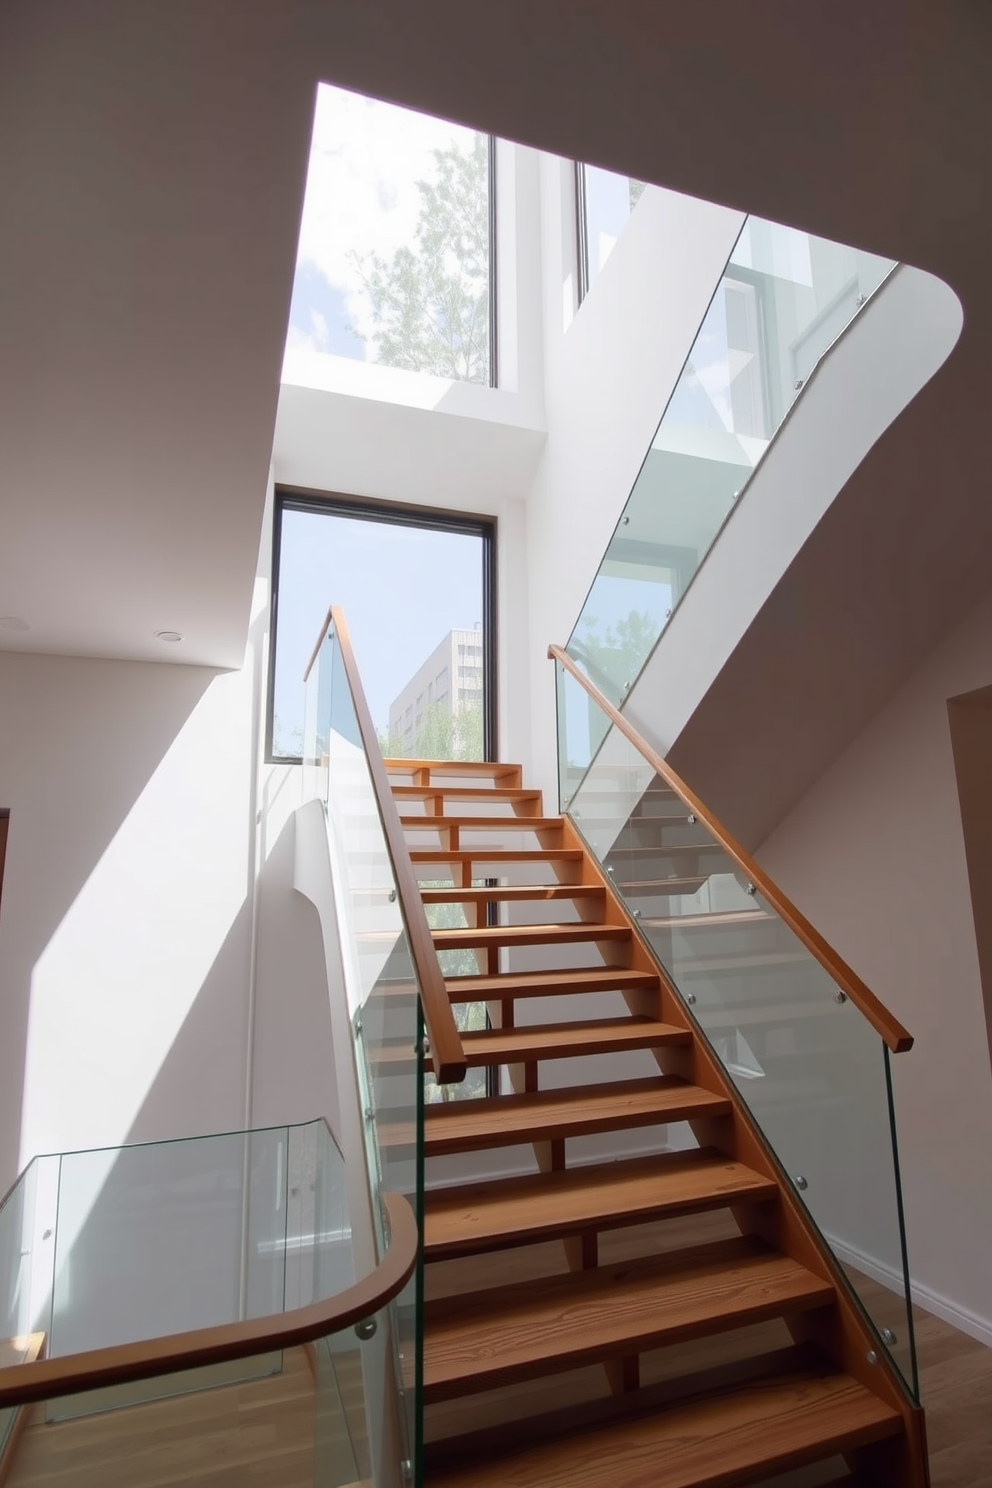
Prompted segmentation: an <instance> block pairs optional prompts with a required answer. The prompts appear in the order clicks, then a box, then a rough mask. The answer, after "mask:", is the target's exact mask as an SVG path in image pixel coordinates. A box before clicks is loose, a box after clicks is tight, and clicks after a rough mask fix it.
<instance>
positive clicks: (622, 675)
mask: <svg viewBox="0 0 992 1488" xmlns="http://www.w3.org/2000/svg"><path fill="white" fill-rule="evenodd" d="M582 624H583V625H584V626H585V627H586V634H585V635H584V636H583V638H582V646H583V649H584V651H585V654H586V658H587V660H588V663H589V668H590V672H591V674H592V678H593V681H597V677H598V676H603V677H607V678H609V679H610V681H612V682H613V683H614V684H615V685H616V687H617V688H619V689H620V691H621V693H622V690H623V686H624V683H626V682H630V683H632V682H633V681H634V679H635V677H636V676H637V675H638V673H639V672H640V670H641V667H642V666H643V665H644V663H645V661H646V660H647V658H648V656H649V655H650V652H651V649H652V647H653V646H654V643H655V641H656V640H657V639H658V624H657V621H655V620H653V619H652V618H651V615H650V614H649V612H648V611H647V610H631V612H630V614H629V615H628V616H627V618H626V620H618V621H617V622H616V625H615V627H614V626H607V628H606V631H605V633H604V634H603V635H602V636H600V635H599V634H598V632H597V627H598V625H599V621H598V619H597V618H596V616H595V615H584V616H583V619H582Z"/></svg>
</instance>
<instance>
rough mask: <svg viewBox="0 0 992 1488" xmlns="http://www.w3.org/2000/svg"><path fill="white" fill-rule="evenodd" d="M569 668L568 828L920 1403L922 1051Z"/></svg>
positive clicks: (564, 718)
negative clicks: (908, 1228)
mask: <svg viewBox="0 0 992 1488" xmlns="http://www.w3.org/2000/svg"><path fill="white" fill-rule="evenodd" d="M556 673H557V682H558V719H559V730H560V739H559V742H560V751H561V756H560V757H561V760H562V763H563V768H564V769H566V770H568V769H569V768H570V767H572V768H578V767H584V768H582V772H581V773H582V778H581V782H580V783H579V784H578V786H577V787H576V789H575V790H574V794H572V798H571V802H570V805H569V815H570V816H571V817H572V819H573V820H574V821H575V824H576V826H577V828H578V830H579V831H580V832H581V834H582V836H583V837H584V839H585V840H586V842H587V843H588V844H589V847H590V849H591V850H592V852H593V853H594V855H595V857H596V859H597V860H598V862H599V863H601V864H602V866H603V869H604V870H605V873H606V874H607V876H608V878H609V880H610V882H611V883H612V884H613V886H614V888H615V890H616V892H617V893H618V894H619V896H620V897H621V899H622V900H623V901H624V903H625V904H626V906H627V908H628V910H629V912H630V914H631V916H632V918H633V920H634V923H635V924H636V926H637V927H638V929H639V931H640V933H641V935H642V936H643V938H644V940H645V941H646V942H647V944H648V946H649V947H650V949H651V951H652V952H653V953H654V956H655V958H656V959H657V961H658V962H659V964H660V965H661V967H662V968H663V969H664V972H665V973H666V975H667V977H668V979H669V980H670V982H671V983H672V985H673V986H674V987H675V989H676V991H677V992H678V993H679V994H680V995H681V998H682V1000H683V1001H684V1003H685V1005H686V1007H687V1009H688V1011H689V1014H690V1016H691V1018H692V1019H693V1020H694V1022H695V1024H696V1025H697V1027H698V1028H699V1029H700V1030H701V1032H702V1033H703V1035H704V1036H705V1038H706V1039H707V1041H708V1043H709V1046H710V1048H711V1049H712V1051H713V1054H714V1055H715V1057H716V1058H717V1059H718V1060H719V1062H720V1064H721V1065H722V1066H723V1069H724V1070H725V1071H726V1074H727V1076H728V1077H729V1079H730V1080H731V1081H732V1082H733V1084H734V1086H735V1087H736V1089H737V1091H738V1093H739V1095H740V1097H741V1099H742V1101H743V1102H744V1104H745V1106H746V1107H747V1109H748V1111H749V1112H750V1113H751V1116H752V1117H753V1118H754V1121H755V1123H756V1124H757V1126H758V1127H759V1128H760V1130H761V1132H762V1133H763V1135H764V1138H765V1140H766V1143H767V1144H768V1146H769V1147H770V1149H771V1151H772V1153H773V1154H774V1156H775V1158H776V1159H777V1161H778V1164H779V1165H780V1167H781V1170H782V1176H783V1180H784V1181H785V1182H787V1183H789V1184H790V1185H792V1187H793V1188H794V1190H795V1192H796V1193H797V1194H798V1195H799V1197H800V1198H801V1200H802V1203H803V1205H804V1206H805V1210H806V1213H807V1214H808V1216H809V1217H810V1219H811V1220H812V1221H813V1222H814V1223H815V1225H816V1227H817V1229H818V1230H819V1232H820V1235H821V1236H822V1238H823V1239H824V1240H825V1241H826V1244H827V1246H828V1247H829V1248H830V1249H831V1250H832V1252H833V1255H834V1257H835V1258H836V1261H837V1263H838V1266H839V1268H840V1274H841V1276H842V1277H843V1278H845V1279H846V1284H847V1285H848V1287H849V1289H850V1291H851V1292H852V1293H853V1295H854V1296H855V1298H856V1299H857V1301H858V1303H859V1304H860V1306H861V1308H862V1310H863V1312H864V1313H865V1314H866V1316H867V1318H868V1319H869V1321H870V1322H871V1324H872V1325H873V1328H874V1331H875V1334H876V1337H877V1341H878V1348H879V1349H884V1350H886V1351H887V1353H888V1354H889V1355H890V1357H891V1359H892V1361H893V1362H894V1364H895V1365H896V1367H897V1369H898V1370H899V1371H900V1373H901V1375H902V1377H903V1379H904V1381H905V1383H906V1385H907V1387H908V1388H909V1389H910V1390H911V1391H912V1393H913V1395H914V1397H915V1396H916V1395H917V1377H916V1360H915V1351H914V1341H913V1326H912V1314H911V1310H910V1305H909V1282H908V1270H907V1262H906V1246H905V1231H904V1225H903V1209H902V1195H901V1190H900V1182H899V1162H898V1153H897V1145H896V1133H895V1124H894V1113H893V1103H892V1087H891V1078H890V1068H889V1058H890V1048H892V1049H896V1050H898V1049H901V1048H903V1047H908V1045H909V1043H910V1042H911V1040H910V1039H909V1037H908V1035H906V1034H905V1030H902V1029H900V1028H899V1025H898V1024H896V1023H895V1020H892V1019H891V1018H889V1016H888V1015H887V1014H886V1013H885V1010H884V1009H882V1008H881V1006H880V1004H878V1003H877V1001H876V1000H875V999H874V998H873V997H872V995H871V993H870V992H868V989H867V988H864V987H863V984H861V983H860V982H859V980H858V979H857V978H856V976H855V975H854V973H853V972H851V971H850V969H849V968H847V967H846V966H844V964H843V963H842V962H840V960H839V958H836V957H835V956H834V954H833V953H832V952H830V951H829V948H827V947H825V945H824V943H823V942H821V941H820V939H819V937H817V936H816V933H815V931H813V930H812V928H811V927H809V926H808V925H807V924H806V922H805V921H804V920H803V919H802V916H801V915H800V914H799V912H798V911H796V910H794V907H793V906H791V905H790V904H789V902H788V901H787V900H785V898H784V896H782V895H781V893H780V892H779V891H778V890H777V889H776V888H775V886H774V885H773V884H771V883H770V881H769V880H768V879H767V878H766V877H765V876H764V875H763V874H762V873H761V871H760V869H759V868H758V866H757V865H756V864H754V863H753V862H752V861H751V860H750V859H748V858H747V857H746V856H745V855H744V854H743V853H742V851H740V850H739V849H736V847H735V845H734V844H733V843H732V842H731V840H730V839H727V838H726V834H725V833H724V832H723V831H722V829H721V828H719V824H718V823H716V822H715V820H714V819H713V818H712V817H710V816H709V814H708V813H707V812H706V811H705V808H704V807H703V806H702V805H701V803H699V802H698V801H697V800H696V799H695V798H694V797H693V796H692V794H691V792H689V791H688V789H687V788H685V787H684V786H683V785H682V783H681V782H680V781H679V780H678V777H677V776H675V775H674V774H673V773H672V772H671V771H670V770H669V769H668V767H667V766H665V765H664V762H663V761H661V760H659V759H658V757H657V756H655V755H653V754H652V752H651V751H650V749H649V748H648V747H647V746H645V745H644V744H643V741H641V742H640V743H635V742H634V740H635V739H636V737H637V736H636V734H634V731H633V730H632V729H631V728H630V726H629V724H627V723H626V720H625V719H622V718H621V717H620V715H619V714H616V710H615V709H614V710H613V711H614V714H615V717H614V718H611V717H610V716H608V714H607V713H606V712H605V711H604V710H603V708H602V707H601V706H599V705H598V704H597V702H596V700H595V698H594V697H593V696H592V695H591V693H590V692H589V691H588V690H587V689H586V688H585V687H584V686H583V685H582V683H581V682H580V681H579V680H578V679H577V678H576V677H575V676H574V675H572V674H571V673H570V672H569V671H567V670H566V668H565V667H564V666H563V665H562V663H561V662H560V661H556ZM591 709H596V711H597V712H598V714H599V718H598V720H596V726H595V727H593V726H592V725H591V723H590V710H591ZM621 725H622V727H621ZM590 736H592V738H593V739H594V740H595V741H597V742H596V743H594V744H593V745H592V747H591V746H590ZM814 948H815V949H814ZM817 952H819V954H818V953H817Z"/></svg>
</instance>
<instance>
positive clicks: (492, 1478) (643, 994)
mask: <svg viewBox="0 0 992 1488" xmlns="http://www.w3.org/2000/svg"><path fill="white" fill-rule="evenodd" d="M386 764H387V770H388V772H389V776H390V780H391V784H392V786H393V790H394V794H395V796H396V799H397V803H398V806H399V811H400V816H401V820H402V824H403V827H404V830H405V832H406V836H407V841H408V843H409V846H410V849H411V857H412V859H413V862H414V864H415V869H416V872H417V874H418V877H419V878H420V879H421V880H422V881H423V882H424V884H425V886H424V887H423V889H422V893H423V898H424V903H425V906H426V907H427V912H428V918H429V919H430V918H431V914H432V910H433V908H434V907H435V906H439V905H447V906H452V905H453V906H458V907H460V909H461V911H462V913H461V915H460V918H461V919H462V920H463V924H461V925H457V926H451V925H450V924H448V925H445V926H444V927H443V928H438V929H436V930H434V931H433V938H434V942H435V945H436V947H437V949H438V950H439V951H440V952H444V951H454V950H457V951H461V952H465V951H468V952H470V953H472V954H473V955H474V957H475V960H476V963H477V966H478V973H477V974H476V975H458V976H451V977H447V978H446V986H447V991H448V994H449V995H450V997H451V1000H452V1002H453V1003H455V1004H458V1003H464V1002H469V1001H482V1002H485V1003H486V1004H487V1007H488V1009H489V1014H490V1018H491V1021H492V1025H493V1026H492V1027H491V1028H487V1029H485V1030H481V1031H478V1032H472V1033H466V1034H465V1035H464V1036H463V1044H464V1048H465V1053H466V1057H467V1060H468V1064H469V1065H470V1066H473V1067H484V1066H498V1067H499V1069H500V1071H501V1075H502V1078H501V1084H500V1089H501V1091H502V1092H503V1093H501V1094H499V1095H496V1096H489V1097H483V1098H479V1099H474V1100H459V1099H454V1100H446V1101H443V1102H437V1103H433V1104H430V1105H429V1106H428V1107H427V1112H426V1120H425V1151H426V1157H427V1170H426V1171H427V1189H428V1191H427V1195H426V1200H425V1220H424V1252H425V1260H426V1263H427V1264H426V1283H425V1289H426V1298H427V1301H426V1306H425V1335H424V1382H423V1397H424V1402H425V1409H426V1424H425V1439H426V1448H425V1462H426V1481H427V1483H428V1484H429V1485H434V1484H437V1485H439V1488H441V1485H443V1488H489V1485H492V1488H497V1485H499V1488H503V1485H506V1484H512V1485H513V1488H566V1485H567V1488H593V1485H596V1488H600V1485H602V1488H607V1485H609V1488H614V1485H615V1488H620V1485H622V1488H640V1485H643V1488H648V1485H650V1488H689V1485H696V1488H698V1485H709V1488H716V1485H730V1484H744V1483H766V1482H769V1483H770V1482H773V1481H774V1482H781V1483H782V1484H783V1485H784V1484H785V1483H796V1484H798V1483H800V1482H803V1483H806V1482H808V1483H811V1484H812V1483H826V1482H828V1481H829V1482H830V1483H835V1482H836V1483H840V1482H850V1483H853V1482H867V1483H875V1484H879V1485H886V1488H925V1485H926V1484H927V1483H928V1482H929V1477H928V1469H927V1463H926V1446H925V1437H924V1429H923V1418H922V1413H921V1412H920V1411H919V1410H918V1409H917V1408H915V1407H914V1406H913V1405H912V1403H911V1402H910V1400H909V1399H908V1397H907V1396H906V1394H905V1392H904V1391H903V1389H902V1388H901V1386H900V1384H899V1383H898V1380H897V1377H896V1376H895V1374H894V1372H893V1371H892V1370H891V1369H890V1367H889V1366H888V1365H887V1363H886V1362H885V1361H884V1360H883V1359H880V1358H878V1355H877V1349H878V1345H877V1342H876V1340H875V1338H874V1334H873V1333H872V1332H871V1330H870V1328H869V1327H868V1325H867V1324H866V1322H865V1320H864V1318H863V1317H862V1314H861V1312H860V1310H859V1308H858V1306H857V1305H856V1303H855V1302H854V1301H853V1300H852V1298H851V1297H850V1295H849V1293H848V1292H847V1290H846V1288H845V1287H844V1286H843V1284H842V1282H841V1279H840V1272H839V1271H838V1269H837V1265H836V1263H835V1261H834V1260H833V1257H832V1256H831V1255H830V1253H829V1252H828V1251H827V1249H826V1248H825V1246H824V1245H823V1243H822V1241H821V1240H820V1238H819V1236H818V1234H817V1233H816V1231H815V1229H814V1227H813V1226H812V1224H811V1222H810V1220H809V1218H808V1217H807V1214H806V1211H805V1209H804V1207H803V1205H802V1202H801V1201H800V1200H799V1198H798V1197H797V1195H796V1194H795V1193H794V1191H793V1190H792V1188H791V1186H790V1185H788V1184H785V1183H783V1182H782V1181H781V1179H780V1174H779V1171H778V1168H777V1165H776V1163H775V1161H774V1159H773V1158H772V1157H771V1155H770V1153H769V1151H768V1149H767V1148H766V1145H765V1142H764V1139H763V1138H762V1137H761V1135H760V1133H759V1132H758V1131H757V1129H756V1127H755V1126H754V1124H753V1122H752V1120H751V1118H750V1115H749V1113H748V1112H747V1110H746V1108H745V1107H744V1106H743V1104H742V1102H741V1101H740V1098H739V1097H738V1095H737V1094H736V1092H735V1090H734V1087H733V1085H732V1083H731V1082H730V1081H729V1079H728V1078H727V1076H726V1075H725V1073H724V1071H723V1068H722V1066H721V1065H720V1063H719V1062H718V1061H717V1060H716V1058H715V1057H714V1055H713V1054H712V1052H711V1050H710V1049H709V1046H708V1045H707V1044H706V1042H705V1041H704V1040H703V1039H701V1038H700V1037H699V1036H698V1035H697V1033H696V1032H695V1030H694V1027H693V1026H692V1024H691V1022H690V1019H689V1017H688V1015H687V1012H686V1010H685V1006H684V1003H683V1001H682V999H681V997H680V996H679V995H678V994H677V993H676V992H675V991H674V990H673V988H672V987H671V986H670V985H669V984H668V982H667V980H666V978H665V977H664V975H663V974H662V973H661V972H660V971H659V969H658V966H657V964H656V962H655V961H654V959H653V958H652V956H651V955H650V953H649V952H648V950H647V948H646V946H645V945H644V943H643V942H642V940H641V938H640V937H639V936H638V934H637V933H636V931H635V930H634V928H633V926H632V924H631V922H630V920H629V919H628V917H627V914H626V911H625V909H624V908H623V905H622V902H621V901H620V900H619V898H618V897H617V895H616V893H615V892H614V889H613V886H612V884H611V882H610V880H609V879H608V878H607V876H606V875H605V874H604V873H602V872H601V870H600V868H599V866H598V864H597V863H596V861H595V859H594V858H593V857H592V855H591V854H590V853H589V852H588V850H587V849H586V848H585V846H584V844H583V842H582V839H581V838H580V837H579V835H578V833H577V831H576V830H575V828H574V826H573V825H572V823H571V822H570V821H569V820H568V819H567V818H562V817H549V816H546V815H544V812H543V807H542V802H541V799H540V795H539V793H538V792H536V791H530V790H525V789H523V788H522V785H521V779H520V770H519V768H518V767H516V766H509V765H496V764H488V765H482V764H464V763H443V762H433V761H431V762H428V761H410V760H406V761H404V760H393V761H387V762H386ZM649 804H650V805H651V806H652V809H656V810H659V811H662V812H665V811H667V810H668V809H669V806H668V804H667V803H666V802H665V801H664V800H660V801H659V802H658V803H649ZM632 830H633V831H634V832H635V833H636V830H637V829H636V826H635V827H634V828H633V829H632ZM639 852H640V848H639V847H638V844H637V843H636V841H635V843H634V845H633V857H632V856H631V853H630V852H628V854H627V859H626V861H627V862H628V863H629V862H634V863H637V862H639V858H638V854H639ZM656 859H657V853H655V854H654V856H653V857H652V855H651V852H650V850H649V849H647V848H644V850H643V861H644V873H645V876H647V877H649V878H655V877H657V880H658V883H659V913H660V914H662V915H663V914H664V913H665V912H666V910H665V903H666V901H665V899H664V895H665V893H666V892H671V890H670V887H669V885H670V883H671V878H672V875H673V874H675V873H677V874H679V875H680V880H679V881H680V882H682V881H686V882H688V881H690V880H691V879H692V878H693V876H694V875H695V874H697V872H698V871H699V849H698V847H696V846H694V844H693V842H692V840H691V837H690V839H689V840H688V842H687V843H686V845H684V846H683V845H681V844H679V843H676V844H675V847H674V849H673V850H672V854H671V860H670V861H668V862H666V863H664V864H663V865H661V867H660V870H659V865H658V863H657V861H656ZM638 871H640V870H638ZM679 892H682V893H686V892H692V890H691V889H687V888H681V889H680V890H679ZM447 918H448V919H450V918H451V913H450V910H449V912H448V915H447ZM443 966H444V957H443V956H442V967H443ZM577 1061H581V1063H578V1062H577ZM600 1071H601V1075H600V1073H599V1072H600ZM455 1094H456V1095H457V1090H456V1091H455ZM468 1154H478V1160H477V1162H473V1161H472V1160H471V1159H470V1158H469V1157H468V1156H467V1155H468ZM455 1157H457V1159H458V1162H459V1164H460V1172H461V1174H462V1175H463V1176H462V1177H461V1179H460V1181H451V1180H450V1171H451V1168H452V1163H451V1162H450V1161H448V1162H443V1161H442V1160H444V1159H452V1158H455ZM439 1163H440V1168H439V1166H438V1164H439ZM528 1169H529V1170H528ZM487 1174H488V1175H489V1176H486V1175H487ZM797 1472H798V1473H799V1474H800V1475H799V1476H793V1474H796V1473H797ZM804 1472H805V1473H809V1474H811V1475H810V1476H808V1477H807V1476H802V1475H801V1474H802V1473H804ZM782 1474H788V1476H786V1477H781V1476H780V1475H782Z"/></svg>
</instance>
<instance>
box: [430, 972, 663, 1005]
mask: <svg viewBox="0 0 992 1488" xmlns="http://www.w3.org/2000/svg"><path fill="white" fill-rule="evenodd" d="M659 980H660V978H659V976H658V974H657V973H656V972H653V971H631V970H629V969H628V968H627V967H625V966H593V967H584V966H583V967H576V968H574V969H573V970H570V971H505V972H500V973H498V974H496V975H494V976H465V977H445V986H446V987H447V989H448V995H449V996H450V998H451V1000H452V1002H485V1001H487V1000H488V999H489V998H501V997H554V996H556V995H558V994H567V993H569V992H611V991H616V990H617V989H622V988H624V987H648V988H654V987H657V986H658V983H659Z"/></svg>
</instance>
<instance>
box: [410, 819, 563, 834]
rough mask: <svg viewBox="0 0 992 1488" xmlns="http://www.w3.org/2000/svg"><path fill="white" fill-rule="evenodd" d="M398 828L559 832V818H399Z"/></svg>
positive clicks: (560, 826)
mask: <svg viewBox="0 0 992 1488" xmlns="http://www.w3.org/2000/svg"><path fill="white" fill-rule="evenodd" d="M400 826H401V827H403V829H404V830H405V831H409V830H411V829H414V830H415V829H417V828H420V829H421V830H423V829H424V828H428V827H429V828H431V829H432V830H433V831H435V832H437V831H444V829H445V828H446V827H462V828H466V827H467V828H468V829H469V830H470V831H472V832H484V831H487V830H488V829H490V828H495V829H498V830H500V831H504V830H505V829H506V828H507V827H509V828H510V829H511V831H512V830H516V831H523V832H560V831H561V830H562V819H561V817H560V816H449V815H445V816H401V817H400Z"/></svg>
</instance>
